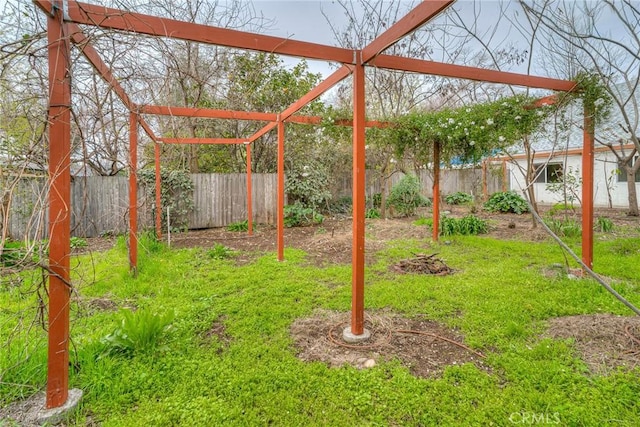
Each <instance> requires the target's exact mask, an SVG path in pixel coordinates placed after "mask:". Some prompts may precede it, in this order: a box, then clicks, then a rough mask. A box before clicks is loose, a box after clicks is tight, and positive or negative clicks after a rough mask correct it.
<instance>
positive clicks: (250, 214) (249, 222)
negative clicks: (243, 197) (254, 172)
mask: <svg viewBox="0 0 640 427" xmlns="http://www.w3.org/2000/svg"><path fill="white" fill-rule="evenodd" d="M244 146H245V147H246V149H247V230H248V233H249V236H251V235H253V197H252V196H253V189H252V182H251V143H250V142H245V143H244Z"/></svg>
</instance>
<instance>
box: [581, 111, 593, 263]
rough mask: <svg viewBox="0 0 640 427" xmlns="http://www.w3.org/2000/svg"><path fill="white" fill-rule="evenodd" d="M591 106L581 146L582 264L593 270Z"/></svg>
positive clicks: (585, 112)
mask: <svg viewBox="0 0 640 427" xmlns="http://www.w3.org/2000/svg"><path fill="white" fill-rule="evenodd" d="M593 110H594V107H593V104H588V103H585V105H584V131H583V144H582V262H584V264H585V265H586V266H587V267H589V268H593V168H594V166H593V162H594V155H593V152H594V131H595V130H594V122H593Z"/></svg>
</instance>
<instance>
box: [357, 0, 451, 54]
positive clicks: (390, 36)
mask: <svg viewBox="0 0 640 427" xmlns="http://www.w3.org/2000/svg"><path fill="white" fill-rule="evenodd" d="M454 1H455V0H438V1H436V0H427V1H423V2H422V3H420V4H418V5H417V6H416V7H414V8H413V10H411V11H410V12H408V13H407V14H406V15H405V16H404V17H402V18H401V19H400V20H398V22H396V23H395V24H393V25H392V26H391V27H389V29H388V30H387V31H385V32H384V33H382V34H380V35H379V36H378V37H376V39H375V40H373V41H372V42H371V43H370V44H369V45H368V46H367V47H365V48H364V49H362V63H363V64H366V63H368V62H369V61H371V60H372V59H373V58H375V57H376V56H377V55H379V54H380V53H382V52H383V51H384V50H385V49H387V48H388V47H390V46H391V45H393V44H394V43H395V42H397V41H398V40H400V39H401V38H403V37H404V36H406V35H407V34H409V33H412V32H413V31H415V30H416V29H417V28H419V27H420V26H422V25H423V24H424V23H425V22H427V21H429V20H431V19H433V18H434V17H436V16H437V15H438V14H439V13H440V12H442V11H443V10H444V9H446V8H447V7H449V6H450V5H451V4H452V3H453V2H454Z"/></svg>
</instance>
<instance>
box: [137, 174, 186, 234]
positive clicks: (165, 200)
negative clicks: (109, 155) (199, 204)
mask: <svg viewBox="0 0 640 427" xmlns="http://www.w3.org/2000/svg"><path fill="white" fill-rule="evenodd" d="M160 178H161V186H160V204H161V206H162V212H161V214H160V218H161V224H162V227H163V229H164V230H165V231H166V225H167V207H168V208H169V219H170V222H171V225H170V226H171V231H180V230H182V231H186V230H187V229H188V226H189V213H190V212H191V211H192V210H193V209H194V206H195V205H194V202H193V181H191V176H190V175H189V172H187V171H182V170H167V169H164V168H163V169H160ZM155 180H156V171H155V169H142V170H140V171H138V181H139V182H140V183H141V184H142V185H143V186H144V189H145V192H146V194H147V196H148V197H149V199H150V200H155V197H156V186H155ZM151 211H152V213H153V218H154V221H155V216H156V215H157V212H156V205H155V203H152V204H151Z"/></svg>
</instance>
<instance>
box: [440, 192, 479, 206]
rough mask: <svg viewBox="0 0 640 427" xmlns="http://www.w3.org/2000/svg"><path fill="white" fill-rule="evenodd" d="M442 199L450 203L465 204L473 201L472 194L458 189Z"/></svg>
mask: <svg viewBox="0 0 640 427" xmlns="http://www.w3.org/2000/svg"><path fill="white" fill-rule="evenodd" d="M444 201H445V202H447V203H448V204H450V205H466V204H469V203H473V196H472V195H471V194H468V193H463V192H462V191H458V192H456V193H453V194H449V195H448V196H446V197H445V198H444Z"/></svg>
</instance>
